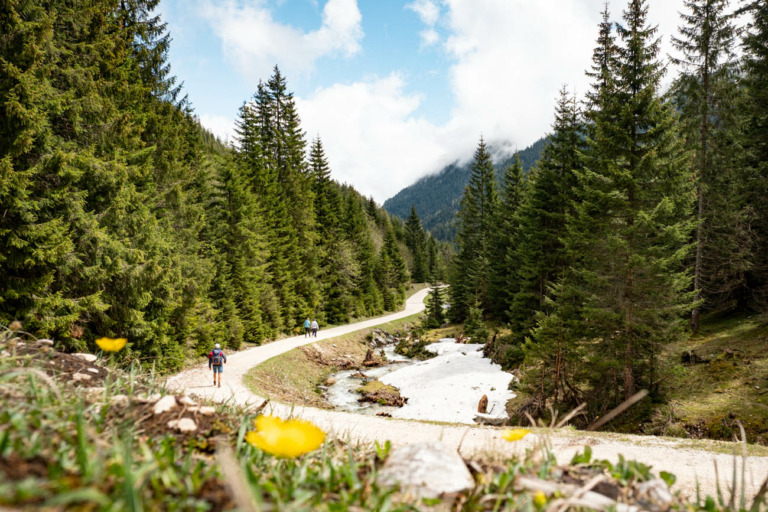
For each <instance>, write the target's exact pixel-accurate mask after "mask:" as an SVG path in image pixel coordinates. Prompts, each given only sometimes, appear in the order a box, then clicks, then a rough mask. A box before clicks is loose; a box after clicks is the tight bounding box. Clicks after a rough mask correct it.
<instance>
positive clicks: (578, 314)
mask: <svg viewBox="0 0 768 512" xmlns="http://www.w3.org/2000/svg"><path fill="white" fill-rule="evenodd" d="M728 4H729V2H728V1H727V0H687V1H686V2H685V11H684V12H683V13H682V14H681V20H680V30H679V33H678V34H677V36H676V37H675V38H673V43H674V48H675V52H674V55H673V56H672V57H673V63H674V64H675V68H676V69H678V70H679V73H678V74H677V76H674V77H672V78H673V80H672V86H671V88H669V90H662V87H661V83H662V77H663V76H664V75H665V73H666V71H667V69H666V66H665V64H664V62H665V56H663V55H661V54H660V50H659V48H660V45H659V43H660V39H659V36H658V34H657V31H656V28H655V27H654V26H652V25H650V24H649V22H648V19H647V12H648V1H647V0H630V1H629V2H628V3H627V4H626V7H625V9H624V10H623V11H622V12H621V17H620V21H618V22H616V21H612V19H613V18H612V16H611V12H609V7H608V6H607V5H606V7H605V10H604V11H603V16H602V22H601V23H600V24H599V26H598V27H597V31H596V44H595V47H594V52H593V56H592V66H591V68H590V69H588V70H587V71H586V72H587V74H588V76H589V77H590V79H591V87H590V89H589V90H588V92H587V94H586V95H585V97H583V98H577V97H575V96H574V95H573V94H572V93H570V92H569V90H568V88H566V87H564V88H563V89H562V91H561V94H560V96H559V98H558V99H557V101H556V104H555V109H554V118H555V121H554V123H553V125H552V133H551V134H550V135H549V138H548V140H547V143H546V146H545V147H544V149H543V151H542V156H541V158H540V160H539V161H538V162H537V163H536V165H535V166H534V167H533V168H532V169H531V170H530V172H528V173H523V170H522V166H521V164H520V162H519V160H518V161H513V162H512V163H511V164H510V165H508V166H507V168H506V169H505V172H504V176H503V179H502V181H501V183H500V184H499V183H497V180H496V179H495V178H494V170H493V165H492V163H491V157H490V151H489V149H488V147H487V145H486V143H485V142H484V141H483V140H480V142H479V144H478V146H477V150H476V152H475V156H474V160H473V162H472V164H471V176H470V179H469V183H468V185H467V187H466V189H465V192H464V195H463V197H462V199H461V205H460V211H459V215H458V221H457V243H458V252H457V255H456V257H455V261H454V265H453V267H452V268H453V270H452V272H451V277H450V282H451V287H450V290H449V293H450V303H451V308H450V316H451V319H452V321H454V322H462V321H471V322H472V323H473V325H475V324H476V323H477V321H478V320H480V321H481V322H482V321H486V322H488V321H490V322H495V323H496V325H502V326H504V327H505V328H506V327H508V329H507V330H506V331H504V332H508V333H509V334H505V333H504V332H502V334H501V335H500V336H499V338H498V339H496V337H494V339H493V347H492V349H491V350H489V351H490V353H491V354H492V356H493V357H494V359H495V360H496V361H497V362H499V363H501V364H502V366H504V367H505V368H515V367H518V366H520V367H521V370H522V371H521V374H522V381H521V383H520V387H519V392H520V393H522V396H524V397H525V400H526V401H525V403H523V404H518V405H519V408H518V409H517V411H516V412H517V414H518V417H519V418H522V421H527V420H525V419H524V417H525V416H524V415H525V414H526V413H528V414H531V415H533V416H534V417H542V416H545V417H546V416H549V414H550V406H552V407H553V408H554V410H559V411H569V410H572V408H574V407H576V406H578V405H580V404H583V403H586V404H587V405H586V407H587V409H586V414H587V416H588V417H592V418H595V417H598V416H602V415H604V414H605V413H606V412H607V411H609V410H611V408H613V407H616V406H617V405H619V404H621V403H622V402H623V401H625V400H627V399H630V398H631V397H633V396H634V395H635V394H636V393H638V392H639V391H641V390H647V391H649V392H650V394H651V399H652V400H654V399H656V400H659V399H663V397H660V396H659V394H660V384H661V383H662V382H664V381H665V379H667V378H669V377H670V371H671V367H672V366H673V365H672V363H675V362H678V363H679V361H669V360H666V359H664V358H663V357H661V354H662V351H663V349H664V347H665V346H666V345H668V344H671V343H674V342H679V341H681V340H684V339H687V337H689V336H691V333H693V335H695V334H696V333H697V332H698V331H699V329H700V318H701V316H702V314H704V313H718V314H724V315H734V314H744V315H746V314H755V313H765V312H766V311H768V154H766V150H767V149H766V148H768V3H767V2H765V1H754V2H748V3H745V4H744V5H743V6H736V7H740V10H738V11H735V9H734V8H732V7H731V6H729V5H728ZM736 15H743V16H742V18H741V19H746V20H747V21H748V25H747V26H746V27H741V26H738V25H737V23H736ZM734 350H738V348H735V349H734ZM734 364H735V363H734Z"/></svg>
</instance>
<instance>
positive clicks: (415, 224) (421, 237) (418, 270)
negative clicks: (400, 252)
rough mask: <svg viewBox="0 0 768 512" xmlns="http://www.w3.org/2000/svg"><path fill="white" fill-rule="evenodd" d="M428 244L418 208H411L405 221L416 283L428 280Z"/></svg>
mask: <svg viewBox="0 0 768 512" xmlns="http://www.w3.org/2000/svg"><path fill="white" fill-rule="evenodd" d="M426 244H427V239H426V235H425V233H424V228H423V227H422V225H421V220H420V219H419V215H418V214H417V213H416V207H415V206H411V214H410V215H409V216H408V219H406V221H405V245H406V246H407V247H408V248H409V249H410V250H411V254H412V255H413V265H412V270H411V279H412V280H413V282H415V283H425V282H426V281H427V278H428V273H429V267H428V262H427V254H426V249H427V247H426Z"/></svg>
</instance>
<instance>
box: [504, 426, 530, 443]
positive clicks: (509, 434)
mask: <svg viewBox="0 0 768 512" xmlns="http://www.w3.org/2000/svg"><path fill="white" fill-rule="evenodd" d="M530 433H531V431H530V430H526V429H524V428H513V429H510V430H505V431H504V432H502V433H501V437H502V438H503V439H506V440H507V441H510V442H512V441H519V440H521V439H522V438H524V437H525V436H527V435H528V434H530Z"/></svg>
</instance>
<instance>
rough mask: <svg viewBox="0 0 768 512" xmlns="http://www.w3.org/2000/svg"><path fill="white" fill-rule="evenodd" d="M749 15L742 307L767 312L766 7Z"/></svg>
mask: <svg viewBox="0 0 768 512" xmlns="http://www.w3.org/2000/svg"><path fill="white" fill-rule="evenodd" d="M748 7H749V9H750V11H751V14H752V22H751V24H750V27H749V30H748V32H747V35H746V36H745V38H744V50H745V63H744V64H745V71H746V73H745V78H744V89H745V93H746V96H747V98H746V105H745V109H746V111H747V112H748V114H747V119H746V121H745V122H744V134H743V144H744V149H745V153H746V154H745V162H744V164H745V166H746V169H745V178H744V181H745V187H744V190H745V201H746V202H747V204H748V205H749V207H750V209H751V210H752V211H753V212H754V219H753V222H752V225H751V229H752V236H753V242H752V243H753V245H754V247H753V249H752V251H751V261H750V268H749V270H748V272H747V279H746V281H747V282H746V293H745V294H744V297H743V299H742V300H741V306H742V307H750V308H753V309H758V310H761V311H766V310H768V3H766V2H765V1H762V0H757V1H754V2H751V3H750V4H748Z"/></svg>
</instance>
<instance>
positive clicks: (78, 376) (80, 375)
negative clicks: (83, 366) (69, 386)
mask: <svg viewBox="0 0 768 512" xmlns="http://www.w3.org/2000/svg"><path fill="white" fill-rule="evenodd" d="M72 380H74V381H75V382H80V381H86V380H91V376H90V375H88V374H86V373H75V374H73V375H72Z"/></svg>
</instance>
